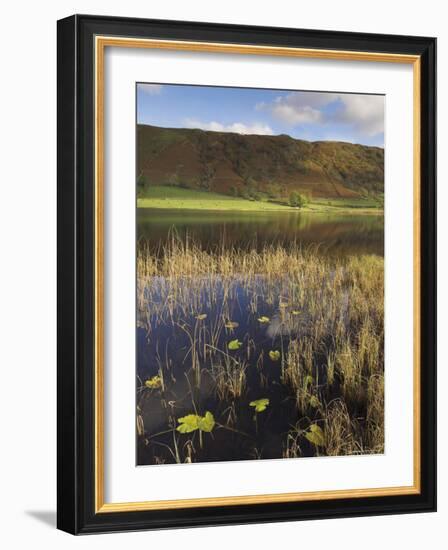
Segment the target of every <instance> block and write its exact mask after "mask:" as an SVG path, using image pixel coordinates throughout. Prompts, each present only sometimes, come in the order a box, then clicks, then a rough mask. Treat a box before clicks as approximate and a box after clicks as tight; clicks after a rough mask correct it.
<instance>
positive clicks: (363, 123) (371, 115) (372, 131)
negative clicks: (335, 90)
mask: <svg viewBox="0 0 448 550" xmlns="http://www.w3.org/2000/svg"><path fill="white" fill-rule="evenodd" d="M340 97H341V101H342V103H343V104H344V109H341V110H340V111H338V112H337V113H336V115H335V117H334V118H335V121H336V122H342V123H345V124H352V125H353V126H354V127H355V129H357V130H358V131H359V132H361V133H363V134H367V135H368V136H374V135H376V134H380V133H381V132H384V97H383V96H378V95H355V94H345V95H341V96H340Z"/></svg>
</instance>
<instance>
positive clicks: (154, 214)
mask: <svg viewBox="0 0 448 550" xmlns="http://www.w3.org/2000/svg"><path fill="white" fill-rule="evenodd" d="M383 223H384V222H383V217H382V216H374V215H335V214H315V213H300V212H272V213H271V212H269V213H266V212H260V213H253V212H250V213H249V212H209V211H200V212H195V211H183V212H180V211H178V210H177V211H174V210H173V211H169V210H150V209H138V210H137V236H138V242H139V247H138V265H137V274H138V277H137V281H138V291H137V419H138V422H137V425H138V435H137V464H139V465H150V464H169V463H176V462H207V461H222V460H251V459H276V458H297V457H303V456H308V457H310V456H321V455H348V454H359V453H362V454H372V453H381V452H383V449H384V430H383V409H384V403H383V401H382V400H383V398H384V393H383V386H382V384H383V365H384V358H383V339H384V334H383V331H384V326H383V292H384V288H383V254H384V225H383ZM173 236H174V237H175V238H173ZM301 251H303V254H302V252H301ZM260 399H261V400H265V401H266V402H267V405H266V407H265V408H263V407H261V409H260V412H259V413H258V412H257V411H256V410H255V409H254V407H255V405H254V403H259V401H260ZM206 412H211V413H212V414H213V418H214V424H213V433H207V432H204V433H202V431H201V430H199V429H198V428H196V429H194V427H193V428H192V430H193V431H192V432H191V433H190V432H186V433H182V432H180V431H179V426H180V422H181V419H183V418H189V417H193V416H195V415H196V416H197V415H199V416H201V415H204V414H205V413H206ZM313 430H316V431H314V432H313ZM318 430H320V431H318ZM198 434H199V435H198Z"/></svg>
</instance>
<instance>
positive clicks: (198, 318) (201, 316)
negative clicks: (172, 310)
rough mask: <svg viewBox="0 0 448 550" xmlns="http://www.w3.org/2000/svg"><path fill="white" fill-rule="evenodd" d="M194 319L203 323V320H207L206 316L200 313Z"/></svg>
mask: <svg viewBox="0 0 448 550" xmlns="http://www.w3.org/2000/svg"><path fill="white" fill-rule="evenodd" d="M196 319H197V320H198V321H203V320H204V319H207V314H206V313H200V314H199V315H196Z"/></svg>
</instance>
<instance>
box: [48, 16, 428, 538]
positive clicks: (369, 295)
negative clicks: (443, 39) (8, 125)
mask: <svg viewBox="0 0 448 550" xmlns="http://www.w3.org/2000/svg"><path fill="white" fill-rule="evenodd" d="M435 55H436V41H435V39H434V38H423V37H408V36H385V35H373V34H372V35H367V34H355V33H343V32H333V31H316V30H298V29H279V28H262V27H248V26H244V27H243V26H233V25H219V24H209V23H189V22H178V21H154V20H139V19H126V18H112V17H97V16H84V15H81V16H78V15H76V16H72V17H69V18H67V19H63V20H61V21H59V22H58V527H59V528H60V529H62V530H65V531H67V532H70V533H73V534H81V533H97V532H107V531H125V530H136V529H158V528H166V527H187V526H201V525H223V524H237V523H254V522H270V521H287V520H303V519H316V518H332V517H348V516H365V515H374V514H398V513H406V512H428V511H434V510H435V508H436V442H435V438H436V428H435V420H436V418H435V412H436V392H435V383H436V375H435V364H436V363H435V354H436V345H435V337H436V336H435V335H436V317H435V313H436V311H435V309H436V308H435V299H436V282H435V277H436V248H435V226H436V219H435V212H436V210H435V196H436V194H435V151H436V148H435V73H436V68H435Z"/></svg>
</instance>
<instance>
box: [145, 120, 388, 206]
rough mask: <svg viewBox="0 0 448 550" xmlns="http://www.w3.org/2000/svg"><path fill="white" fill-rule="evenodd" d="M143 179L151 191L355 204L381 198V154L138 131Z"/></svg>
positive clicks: (272, 139) (337, 146) (327, 144)
mask: <svg viewBox="0 0 448 550" xmlns="http://www.w3.org/2000/svg"><path fill="white" fill-rule="evenodd" d="M137 144H138V175H139V176H143V177H144V179H145V181H146V182H147V183H148V184H154V185H176V186H182V187H189V188H192V189H202V190H210V191H215V192H218V193H224V194H234V195H241V194H244V192H245V191H247V190H248V189H250V190H251V191H255V192H258V193H266V194H268V195H270V196H272V197H276V196H282V195H287V194H288V193H289V192H291V191H293V190H294V191H299V192H302V193H306V194H308V195H309V196H312V197H316V198H318V197H328V198H337V197H345V198H349V197H358V196H364V195H379V194H381V193H383V191H384V150H383V149H382V148H380V147H368V146H364V145H355V144H351V143H345V142H331V141H321V142H309V141H303V140H297V139H293V138H291V137H289V136H287V135H279V136H260V135H240V134H232V133H221V132H208V131H203V130H195V129H172V128H158V127H155V126H146V125H139V126H138V128H137Z"/></svg>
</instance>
